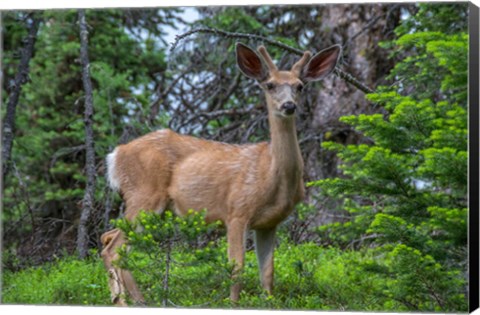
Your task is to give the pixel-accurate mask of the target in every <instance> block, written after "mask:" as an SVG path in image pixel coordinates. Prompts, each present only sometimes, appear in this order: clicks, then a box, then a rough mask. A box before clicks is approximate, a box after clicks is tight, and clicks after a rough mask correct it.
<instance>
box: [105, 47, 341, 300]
mask: <svg viewBox="0 0 480 315" xmlns="http://www.w3.org/2000/svg"><path fill="white" fill-rule="evenodd" d="M340 54H341V46H340V45H333V46H331V47H329V48H326V49H324V50H322V51H320V52H318V53H317V54H315V55H313V56H312V53H311V52H310V51H308V50H307V51H305V52H304V53H303V56H302V57H301V58H300V59H299V60H298V61H296V62H295V63H294V64H293V66H292V67H291V69H290V70H279V69H278V68H277V66H276V65H275V63H274V62H273V60H272V58H271V57H270V55H269V53H268V52H267V50H266V48H265V47H264V46H263V45H260V46H259V47H258V48H257V52H256V51H255V50H253V49H251V48H250V47H248V46H246V45H244V44H242V43H236V62H237V66H238V68H239V69H240V71H241V72H242V73H243V74H244V75H246V76H247V77H248V78H250V79H253V80H255V81H256V83H257V84H258V85H259V86H260V88H261V89H262V90H263V93H264V96H265V99H266V107H267V112H268V123H269V131H270V141H269V142H260V143H256V144H241V145H238V144H227V143H223V142H216V141H212V140H206V139H200V138H196V137H194V136H190V135H182V134H179V133H176V132H174V131H172V130H170V129H161V130H157V131H153V132H150V133H148V134H146V135H144V136H141V137H139V138H137V139H134V140H132V141H131V142H129V143H127V144H122V145H119V146H117V147H116V148H115V149H114V150H113V151H112V152H111V153H109V154H108V155H107V157H106V164H107V178H108V182H109V185H110V186H111V187H112V189H114V190H117V191H119V192H120V194H121V196H122V198H123V200H124V202H125V213H124V217H125V219H127V220H134V219H135V217H136V216H137V215H138V214H139V213H140V211H142V210H144V211H154V212H156V213H160V214H161V213H163V212H164V211H165V210H166V209H169V210H171V211H173V212H174V213H175V215H179V216H184V215H186V214H187V213H188V211H189V210H194V211H200V210H203V209H206V216H205V221H206V222H207V223H209V222H215V221H218V220H219V221H221V222H222V225H223V226H224V227H225V229H226V238H227V243H228V249H227V255H228V260H229V261H230V262H231V263H232V264H233V265H234V268H233V269H234V270H233V273H232V279H237V277H238V275H239V274H240V273H241V270H242V268H243V265H244V259H245V258H244V257H245V250H246V245H245V243H246V237H247V232H248V231H249V230H253V231H254V244H255V250H256V255H257V261H258V266H259V273H260V282H261V285H262V287H263V289H264V290H265V291H266V293H267V294H269V295H272V294H273V282H274V248H275V233H276V229H277V226H278V225H279V224H280V223H281V222H282V221H284V220H285V219H286V218H287V217H288V216H289V215H290V214H291V213H292V212H293V211H294V208H295V206H296V205H297V204H298V203H299V202H300V201H302V200H303V198H304V195H305V188H304V181H303V169H304V162H303V159H302V154H301V151H300V146H299V142H298V139H297V131H296V125H295V112H296V110H297V106H298V102H299V99H300V94H301V92H302V89H303V87H304V85H305V84H307V83H309V82H312V81H318V80H322V79H323V78H325V77H326V76H328V75H329V74H330V73H332V72H333V70H334V69H335V67H336V65H337V62H338V60H339V56H340ZM101 242H102V244H103V249H102V251H101V256H102V259H103V262H104V265H105V267H106V269H107V271H108V274H109V288H110V291H111V298H112V303H114V304H117V305H120V306H126V305H127V300H126V297H127V295H128V296H130V298H131V299H132V300H133V301H134V302H135V303H138V304H144V303H145V301H144V298H143V295H142V293H141V292H140V290H139V288H138V285H137V284H136V282H135V280H134V278H133V276H132V274H131V272H130V271H128V270H123V269H120V268H119V267H116V266H115V265H114V261H115V260H116V259H118V252H117V249H118V248H119V247H120V246H123V245H124V244H126V237H125V236H124V235H123V233H122V232H121V231H120V230H119V229H118V228H116V229H113V230H110V231H108V232H106V233H104V234H102V236H101ZM241 289H242V288H241V285H240V283H239V282H238V281H235V280H234V281H233V284H232V285H231V287H230V299H231V301H232V302H238V301H239V297H240V292H241Z"/></svg>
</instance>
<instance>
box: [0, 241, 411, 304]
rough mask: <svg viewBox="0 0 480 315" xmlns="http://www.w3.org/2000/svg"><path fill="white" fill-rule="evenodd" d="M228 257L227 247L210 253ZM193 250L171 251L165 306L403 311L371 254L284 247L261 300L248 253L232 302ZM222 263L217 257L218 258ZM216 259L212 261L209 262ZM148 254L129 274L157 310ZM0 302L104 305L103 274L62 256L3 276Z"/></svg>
mask: <svg viewBox="0 0 480 315" xmlns="http://www.w3.org/2000/svg"><path fill="white" fill-rule="evenodd" d="M213 251H218V253H219V254H226V244H225V243H224V242H220V244H219V245H218V247H216V248H215V249H213ZM196 254H198V252H197V253H195V251H192V252H181V253H175V254H174V255H173V256H172V260H175V261H176V262H177V263H176V264H175V265H172V266H171V267H172V268H171V269H170V271H169V272H170V274H169V283H168V285H169V288H168V289H169V290H168V299H166V300H167V301H168V302H167V306H168V307H175V306H179V307H195V308H244V309H311V310H367V311H374V310H407V309H406V308H405V307H403V306H402V305H401V304H400V303H398V302H395V301H392V300H391V299H390V298H389V297H388V296H387V295H385V294H383V290H385V289H386V288H387V286H388V281H389V280H388V279H387V277H380V276H379V275H378V273H373V272H371V273H369V272H368V268H366V267H369V268H370V269H373V267H374V266H377V265H378V264H377V263H376V262H375V257H374V252H373V251H370V252H364V253H361V252H355V251H349V252H342V251H340V250H338V249H335V248H321V247H318V246H317V245H315V244H311V243H310V244H302V245H297V246H295V245H292V244H288V243H287V242H283V243H282V244H281V245H280V246H279V248H278V249H277V251H276V256H275V268H276V269H275V294H274V296H267V295H266V294H265V293H264V292H263V291H262V289H261V288H260V284H259V280H258V268H257V263H256V258H255V254H254V252H253V251H250V252H247V256H246V264H245V271H244V274H243V279H242V281H243V284H244V290H243V292H242V294H241V299H240V302H239V303H238V304H235V305H233V304H232V303H231V302H230V301H229V299H228V295H229V284H230V280H229V277H228V266H227V267H225V268H224V269H223V270H222V268H223V267H219V264H218V261H217V262H214V263H208V262H205V263H197V264H195V263H193V262H195V261H197V260H198V259H197V256H196ZM219 259H220V260H221V258H219ZM214 260H215V259H214ZM158 263H160V262H149V261H148V257H143V260H142V261H139V262H138V265H139V269H138V270H137V272H136V273H135V275H136V277H137V279H138V282H139V284H140V286H141V287H142V289H143V291H144V294H145V297H146V299H147V305H148V306H153V307H161V306H162V305H163V304H162V302H163V301H164V299H163V296H161V295H162V294H164V293H165V291H164V290H163V289H164V287H163V284H164V282H163V279H161V278H159V276H160V275H164V273H161V272H159V271H158V270H157V271H155V270H152V271H151V272H150V273H148V272H145V270H144V269H142V264H143V266H146V265H148V264H158ZM3 303H7V304H37V305H38V304H68V305H109V304H110V294H109V291H108V284H107V273H106V272H105V270H104V267H103V264H102V262H101V259H100V258H99V257H98V256H95V257H93V258H90V259H88V260H85V261H80V260H77V259H76V258H73V257H68V258H64V259H61V260H58V261H56V262H55V263H50V264H47V265H44V266H41V267H36V268H29V269H25V270H23V271H20V272H17V273H11V272H8V271H6V272H5V273H4V276H3Z"/></svg>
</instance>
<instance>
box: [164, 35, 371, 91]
mask: <svg viewBox="0 0 480 315" xmlns="http://www.w3.org/2000/svg"><path fill="white" fill-rule="evenodd" d="M196 33H206V34H214V35H217V36H222V37H225V38H237V39H248V40H259V41H262V42H263V43H266V44H268V45H270V46H276V47H278V48H281V49H283V50H285V51H287V52H290V53H292V54H295V55H299V56H302V55H303V51H302V50H300V49H297V48H294V47H291V46H289V45H286V44H284V43H281V42H279V41H276V40H272V39H269V38H266V37H264V36H261V35H255V34H247V33H234V32H227V31H222V30H218V29H215V28H197V29H193V30H191V31H188V32H186V33H183V34H180V35H177V36H176V37H175V41H174V42H173V43H172V47H171V48H170V51H173V50H175V48H176V47H177V45H178V43H179V42H180V41H181V40H183V39H184V38H186V37H188V36H190V35H193V34H196ZM335 74H336V75H338V76H339V77H340V78H341V79H343V80H344V81H346V82H348V83H350V84H352V85H353V86H355V87H356V88H357V89H359V90H360V91H362V92H364V93H366V94H368V93H373V92H374V90H372V89H371V88H369V87H368V86H366V85H365V84H363V83H361V82H360V81H358V80H357V79H356V78H354V77H353V76H352V75H351V74H349V73H347V72H345V71H343V70H341V69H340V68H339V67H338V66H337V67H336V68H335Z"/></svg>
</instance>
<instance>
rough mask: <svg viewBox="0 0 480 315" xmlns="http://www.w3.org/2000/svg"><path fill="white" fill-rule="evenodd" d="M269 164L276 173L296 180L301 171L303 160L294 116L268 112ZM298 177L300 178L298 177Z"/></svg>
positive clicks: (300, 175)
mask: <svg viewBox="0 0 480 315" xmlns="http://www.w3.org/2000/svg"><path fill="white" fill-rule="evenodd" d="M268 120H269V124H270V139H271V143H270V152H271V157H272V160H271V165H270V167H271V168H272V169H273V170H274V173H276V174H277V175H284V176H287V177H292V178H291V180H292V181H293V182H295V181H298V180H300V179H301V177H302V173H303V160H302V155H301V152H300V147H299V145H298V140H297V131H296V127H295V118H294V117H291V118H283V117H276V116H275V114H272V113H269V117H268ZM299 177H300V178H299Z"/></svg>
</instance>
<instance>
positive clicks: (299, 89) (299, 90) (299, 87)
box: [297, 84, 303, 93]
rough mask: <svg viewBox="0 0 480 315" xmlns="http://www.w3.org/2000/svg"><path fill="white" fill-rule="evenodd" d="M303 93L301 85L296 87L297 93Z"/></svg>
mask: <svg viewBox="0 0 480 315" xmlns="http://www.w3.org/2000/svg"><path fill="white" fill-rule="evenodd" d="M302 91H303V84H299V85H297V92H299V93H300V92H302Z"/></svg>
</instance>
